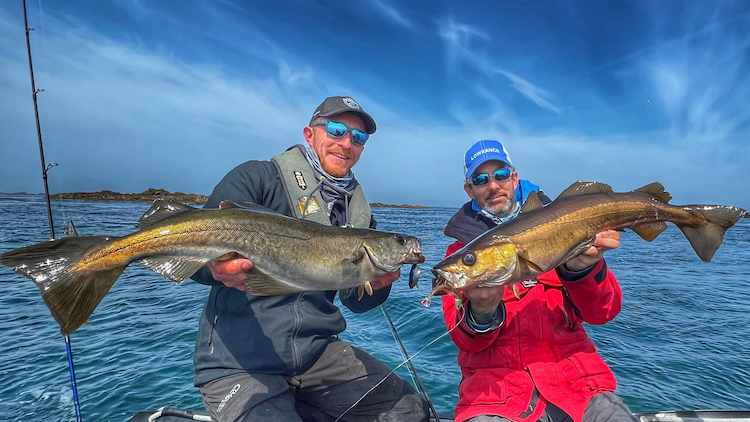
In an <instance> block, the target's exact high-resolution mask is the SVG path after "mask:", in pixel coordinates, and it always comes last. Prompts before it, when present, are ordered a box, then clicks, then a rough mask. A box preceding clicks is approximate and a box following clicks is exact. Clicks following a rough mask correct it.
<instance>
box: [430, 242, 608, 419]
mask: <svg viewBox="0 0 750 422" xmlns="http://www.w3.org/2000/svg"><path fill="white" fill-rule="evenodd" d="M464 245H465V243H463V242H461V241H456V242H454V243H453V244H451V245H450V246H449V247H448V251H447V253H446V256H448V255H451V254H452V253H453V252H455V251H457V250H458V249H460V248H462V247H463V246H464ZM529 284H531V283H529ZM518 287H519V290H520V294H519V296H520V300H519V299H518V298H516V297H515V295H514V294H513V293H512V291H510V289H509V288H507V287H506V289H505V295H504V297H503V302H504V303H505V307H506V310H507V317H506V319H505V322H504V323H503V325H502V326H500V328H498V329H496V330H494V331H490V332H489V333H486V334H474V333H472V332H471V330H470V329H469V328H468V327H467V326H466V324H465V322H461V325H460V326H459V327H458V328H456V329H455V330H453V331H452V332H451V338H453V341H454V342H455V343H456V345H457V346H458V348H459V354H458V364H459V365H460V366H461V373H462V375H463V380H462V381H461V384H460V386H459V400H458V404H457V405H456V416H455V419H456V422H461V421H465V420H466V419H469V418H471V417H474V416H477V415H485V414H490V415H500V416H503V417H505V418H508V419H511V420H514V421H518V422H533V421H536V420H538V419H539V417H541V415H542V413H543V412H544V409H545V407H546V405H547V403H548V402H550V403H554V404H555V405H556V406H558V407H559V408H561V409H562V410H564V411H565V412H566V413H567V414H568V415H570V416H571V417H572V418H573V421H575V422H581V420H582V419H583V412H584V410H585V409H586V406H587V405H588V403H589V400H590V399H591V398H592V397H593V396H594V395H596V394H598V393H602V392H609V391H614V390H615V388H616V387H617V384H616V381H615V376H614V374H613V373H612V371H611V370H610V369H609V367H608V366H607V364H606V363H605V362H604V360H603V359H602V358H601V357H600V356H599V355H598V354H597V352H596V347H595V346H594V343H593V342H592V341H591V339H589V337H588V335H587V334H586V331H585V330H584V329H583V325H582V322H584V321H585V322H587V323H589V324H604V323H605V322H607V321H610V320H612V319H613V318H614V317H615V316H616V315H617V313H618V312H620V306H621V300H622V295H621V292H620V287H619V285H618V283H617V280H616V279H615V277H614V275H612V273H611V272H610V271H609V270H608V269H607V266H606V264H605V262H604V261H603V260H602V261H600V262H599V263H597V264H596V266H595V267H594V268H593V269H592V270H591V271H590V272H589V273H588V274H587V275H586V276H584V277H583V278H581V279H580V280H577V281H573V282H567V281H563V280H561V279H560V277H559V276H558V274H557V273H556V271H555V270H553V271H549V272H547V273H544V274H542V275H540V276H539V277H537V284H536V285H533V286H529V287H528V288H527V287H523V286H522V285H521V283H519V284H518ZM464 301H465V300H464ZM457 304H458V305H459V306H457ZM443 312H444V316H445V321H446V324H447V325H448V329H451V328H453V327H455V326H456V324H457V323H458V322H459V321H461V320H462V317H463V314H464V308H463V307H462V306H460V302H459V301H458V300H456V299H455V298H454V297H452V296H450V295H446V296H443Z"/></svg>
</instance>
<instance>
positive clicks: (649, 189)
mask: <svg viewBox="0 0 750 422" xmlns="http://www.w3.org/2000/svg"><path fill="white" fill-rule="evenodd" d="M633 192H640V193H645V194H646V195H648V196H650V197H652V198H656V199H658V200H660V201H662V202H669V201H671V200H672V195H670V194H669V192H667V191H666V190H664V186H663V185H662V184H661V183H659V182H654V183H649V184H648V185H646V186H643V187H642V188H638V189H636V190H634V191H633ZM644 239H645V238H644Z"/></svg>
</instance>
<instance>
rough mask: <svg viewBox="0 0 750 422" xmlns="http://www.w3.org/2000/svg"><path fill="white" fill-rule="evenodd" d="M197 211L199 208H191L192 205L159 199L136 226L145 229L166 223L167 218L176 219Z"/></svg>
mask: <svg viewBox="0 0 750 422" xmlns="http://www.w3.org/2000/svg"><path fill="white" fill-rule="evenodd" d="M196 210H198V208H195V207H191V206H190V205H186V204H183V203H181V202H175V201H168V200H166V199H157V200H155V201H154V202H153V203H152V204H151V208H149V209H148V210H146V212H145V213H143V215H142V216H141V218H140V219H139V220H138V223H136V225H135V226H136V227H137V228H139V229H143V228H146V227H149V226H153V225H154V224H156V223H159V222H161V221H164V220H166V219H167V218H170V217H175V216H178V215H182V214H185V213H188V212H192V211H196Z"/></svg>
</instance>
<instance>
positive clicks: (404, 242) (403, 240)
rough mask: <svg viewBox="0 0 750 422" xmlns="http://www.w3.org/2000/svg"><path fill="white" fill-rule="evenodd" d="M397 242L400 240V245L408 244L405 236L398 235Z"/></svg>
mask: <svg viewBox="0 0 750 422" xmlns="http://www.w3.org/2000/svg"><path fill="white" fill-rule="evenodd" d="M396 242H398V244H399V245H405V244H406V239H404V236H397V237H396Z"/></svg>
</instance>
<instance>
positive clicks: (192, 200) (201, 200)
mask: <svg viewBox="0 0 750 422" xmlns="http://www.w3.org/2000/svg"><path fill="white" fill-rule="evenodd" d="M50 198H51V199H72V200H84V201H128V202H151V201H153V200H155V199H169V200H172V201H177V202H183V203H186V204H205V203H206V201H208V196H206V195H200V194H197V193H183V192H174V193H172V192H170V191H168V190H166V189H155V188H149V189H147V190H145V191H143V192H141V193H120V192H114V191H111V190H103V191H99V192H60V193H55V194H52V195H50Z"/></svg>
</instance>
